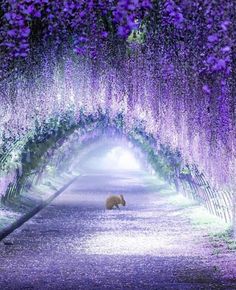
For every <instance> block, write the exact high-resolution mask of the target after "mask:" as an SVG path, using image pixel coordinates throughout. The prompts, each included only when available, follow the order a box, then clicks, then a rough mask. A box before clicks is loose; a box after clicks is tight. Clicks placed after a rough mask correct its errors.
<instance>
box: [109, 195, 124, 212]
mask: <svg viewBox="0 0 236 290" xmlns="http://www.w3.org/2000/svg"><path fill="white" fill-rule="evenodd" d="M119 204H122V205H123V206H125V205H126V202H125V199H124V196H123V195H122V194H120V195H111V196H109V197H108V198H107V200H106V209H112V208H113V207H114V206H115V207H116V208H118V209H120V208H119Z"/></svg>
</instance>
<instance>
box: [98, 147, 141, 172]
mask: <svg viewBox="0 0 236 290" xmlns="http://www.w3.org/2000/svg"><path fill="white" fill-rule="evenodd" d="M104 167H107V168H112V169H114V170H139V169H140V164H139V162H138V161H137V160H136V158H135V156H134V155H133V154H132V152H131V151H129V150H127V149H124V148H122V147H120V146H119V147H115V148H113V149H112V150H111V151H109V152H108V153H107V154H106V156H105V158H104Z"/></svg>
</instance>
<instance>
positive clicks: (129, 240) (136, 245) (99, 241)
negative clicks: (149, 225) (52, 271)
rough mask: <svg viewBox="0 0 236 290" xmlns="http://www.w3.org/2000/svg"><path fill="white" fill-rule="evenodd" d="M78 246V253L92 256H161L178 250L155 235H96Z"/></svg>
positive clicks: (164, 239)
mask: <svg viewBox="0 0 236 290" xmlns="http://www.w3.org/2000/svg"><path fill="white" fill-rule="evenodd" d="M82 248H83V250H82V249H81V245H80V246H79V250H80V251H84V252H85V253H86V254H90V255H94V254H98V255H141V256H142V255H161V254H163V253H165V254H167V253H168V252H169V254H170V252H171V251H172V250H174V249H178V245H175V244H170V241H169V240H168V237H163V236H162V237H161V236H160V235H157V234H150V233H149V234H148V235H147V234H129V233H127V234H125V235H121V234H119V235H117V236H116V237H115V238H114V236H113V235H111V234H103V233H101V234H97V235H94V236H93V237H91V238H90V239H88V240H87V241H85V243H84V245H83V246H82Z"/></svg>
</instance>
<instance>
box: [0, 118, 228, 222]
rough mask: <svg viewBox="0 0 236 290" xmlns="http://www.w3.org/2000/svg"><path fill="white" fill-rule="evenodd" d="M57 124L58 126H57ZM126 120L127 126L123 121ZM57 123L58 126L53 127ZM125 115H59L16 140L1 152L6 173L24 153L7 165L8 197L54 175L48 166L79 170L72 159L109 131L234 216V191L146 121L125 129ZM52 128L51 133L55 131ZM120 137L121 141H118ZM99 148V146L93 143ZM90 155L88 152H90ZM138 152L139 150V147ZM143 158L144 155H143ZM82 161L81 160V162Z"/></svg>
mask: <svg viewBox="0 0 236 290" xmlns="http://www.w3.org/2000/svg"><path fill="white" fill-rule="evenodd" d="M55 123H56V124H57V125H56V126H54V127H53V126H52V124H55ZM122 124H123V125H122ZM51 126H52V127H51ZM125 128H127V126H124V118H123V116H122V115H121V114H119V115H117V116H115V117H113V118H109V117H108V116H107V115H106V114H102V112H100V113H96V114H90V115H83V113H82V112H81V118H80V121H79V122H77V123H76V122H75V121H73V120H71V119H69V118H65V119H64V120H63V119H61V121H58V119H57V118H55V119H54V121H53V120H49V121H48V122H46V123H45V124H42V125H41V126H38V127H37V128H35V130H34V132H33V131H31V132H29V133H28V135H25V136H24V138H23V139H20V140H18V141H15V142H14V143H12V144H11V146H10V147H9V149H8V151H5V154H2V155H1V159H0V166H1V169H2V172H3V169H4V166H5V167H6V164H7V161H8V160H9V159H10V160H11V159H12V156H14V154H15V153H14V152H16V151H17V152H18V159H17V158H16V160H13V161H11V162H12V167H9V168H5V169H4V170H5V173H6V174H5V177H4V176H2V177H1V178H2V179H4V178H5V184H6V186H5V188H4V187H2V190H4V189H5V192H3V191H2V193H1V195H2V201H7V202H9V201H10V200H11V199H14V198H15V197H16V196H17V195H19V194H21V192H22V191H25V190H28V189H29V188H30V187H31V186H32V185H33V184H35V183H39V182H40V181H41V180H42V179H43V177H44V176H45V175H47V174H48V167H50V166H51V167H53V169H54V171H55V174H58V173H59V172H60V171H62V169H63V170H73V163H72V162H71V160H73V159H74V157H75V156H78V155H81V158H82V157H83V154H84V152H85V153H86V154H87V152H88V150H89V146H90V145H93V144H95V143H97V144H98V145H97V146H99V142H101V141H102V138H106V137H107V136H108V135H109V136H110V137H111V136H113V138H114V136H116V137H115V138H117V140H118V139H122V138H124V137H125V138H126V140H127V141H126V142H131V143H132V144H133V146H136V147H137V148H139V149H140V152H142V154H143V155H144V156H145V159H146V160H147V164H151V166H152V168H153V170H154V171H156V172H157V174H158V175H159V176H161V177H162V178H164V179H165V180H166V181H168V182H170V183H173V184H174V185H175V186H176V190H178V191H180V192H182V193H183V194H185V195H186V196H187V197H189V198H192V199H195V200H198V201H199V202H201V203H203V204H204V205H205V206H206V208H207V209H208V210H209V211H210V212H211V213H212V214H215V215H217V216H219V217H220V218H221V219H223V220H225V221H226V222H232V220H233V194H232V192H230V191H224V192H220V191H217V190H215V189H214V188H213V187H211V186H210V184H209V182H208V181H207V180H206V178H205V177H204V174H203V173H202V172H200V171H199V170H198V168H197V166H196V165H195V164H190V165H189V164H186V163H185V162H184V160H183V159H182V157H181V154H180V152H178V151H176V150H175V151H173V150H172V149H171V147H170V146H168V145H166V144H160V141H159V140H158V139H155V137H153V135H151V134H149V133H147V132H145V130H144V129H143V128H142V126H141V124H138V123H137V126H136V127H134V128H132V129H131V130H127V129H125ZM49 129H50V132H49ZM114 140H115V139H114ZM93 150H94V145H93ZM86 154H85V155H86ZM137 154H139V152H138V151H137ZM139 156H140V154H139ZM79 160H81V159H78V161H79Z"/></svg>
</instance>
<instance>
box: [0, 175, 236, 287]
mask: <svg viewBox="0 0 236 290" xmlns="http://www.w3.org/2000/svg"><path fill="white" fill-rule="evenodd" d="M110 193H122V194H124V196H125V198H126V201H127V206H126V207H124V208H123V207H122V208H121V210H112V211H107V210H105V208H104V204H105V199H106V197H107V196H108V195H109V194H110ZM178 198H179V197H178V196H177V195H176V194H175V193H174V191H172V190H171V188H169V187H168V185H166V184H165V183H163V182H161V181H158V180H154V178H153V177H148V176H147V175H145V174H142V173H139V174H129V175H127V174H126V175H125V174H119V173H116V174H110V175H108V174H105V173H90V174H87V175H83V176H80V177H79V178H78V180H77V181H76V182H75V183H73V184H72V185H71V186H70V187H69V188H68V189H67V190H66V191H65V192H64V193H63V194H61V195H60V196H59V197H58V198H57V199H56V200H54V201H53V203H52V204H51V205H50V206H48V207H46V208H45V209H44V210H42V211H41V212H40V213H39V214H38V215H36V216H35V217H34V218H33V219H31V220H30V221H29V222H27V223H26V224H24V226H22V227H21V228H20V229H18V230H16V231H15V232H14V233H13V234H11V235H10V236H8V237H7V238H6V239H5V244H4V243H3V242H1V243H0V273H1V274H0V289H181V290H182V289H194V290H197V289H206V290H208V289H236V270H235V269H236V262H235V252H234V251H229V250H227V249H226V248H225V245H223V244H220V243H219V242H218V243H217V244H215V245H214V244H213V243H212V242H211V241H210V238H209V236H208V232H209V229H204V228H203V227H202V226H198V225H197V223H195V224H194V219H193V217H192V218H191V216H192V215H193V213H196V212H199V211H200V212H201V213H203V212H204V211H203V210H202V209H201V207H200V206H199V205H196V204H193V203H192V204H191V203H188V202H186V203H184V202H183V201H181V202H179V201H178ZM211 225H214V226H215V228H216V229H217V230H221V229H222V230H223V229H224V227H225V225H224V224H221V223H220V221H214V222H212V223H211Z"/></svg>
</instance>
